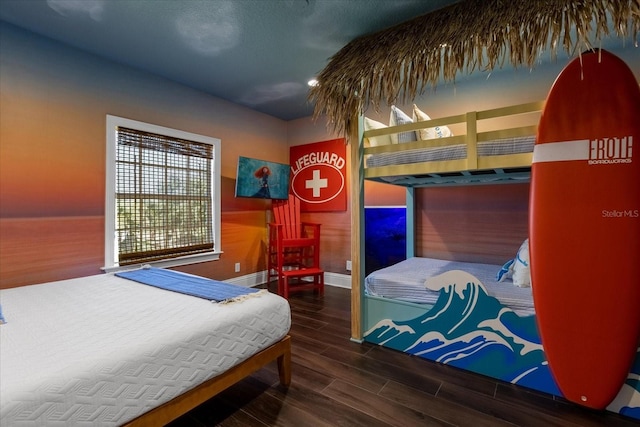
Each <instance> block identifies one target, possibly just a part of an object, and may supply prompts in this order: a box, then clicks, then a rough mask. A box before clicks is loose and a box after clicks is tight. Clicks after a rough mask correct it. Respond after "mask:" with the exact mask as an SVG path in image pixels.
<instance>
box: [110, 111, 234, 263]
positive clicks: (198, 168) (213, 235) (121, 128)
mask: <svg viewBox="0 0 640 427" xmlns="http://www.w3.org/2000/svg"><path fill="white" fill-rule="evenodd" d="M106 191H107V197H106V213H105V267H104V269H105V270H106V271H114V270H118V269H120V268H121V267H124V266H131V265H136V264H154V265H159V266H163V267H169V266H175V265H181V264H188V263H194V262H202V261H208V260H213V259H218V258H219V255H220V252H221V251H220V140H219V139H215V138H210V137H206V136H202V135H196V134H193V133H187V132H182V131H178V130H174V129H169V128H164V127H161V126H155V125H151V124H148V123H142V122H137V121H134V120H128V119H124V118H121V117H115V116H107V183H106Z"/></svg>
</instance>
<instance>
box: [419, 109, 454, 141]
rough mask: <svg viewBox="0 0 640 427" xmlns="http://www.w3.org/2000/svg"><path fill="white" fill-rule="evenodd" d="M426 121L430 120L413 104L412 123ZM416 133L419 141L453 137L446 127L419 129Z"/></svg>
mask: <svg viewBox="0 0 640 427" xmlns="http://www.w3.org/2000/svg"><path fill="white" fill-rule="evenodd" d="M426 120H431V118H430V117H429V116H428V115H427V114H426V113H424V112H423V111H421V110H420V109H419V108H418V106H417V105H416V104H413V121H414V122H424V121H426ZM416 133H417V134H418V138H419V139H436V138H446V137H449V136H453V133H452V132H451V129H449V128H448V127H447V126H436V127H433V128H427V129H419V130H418V131H417V132H416Z"/></svg>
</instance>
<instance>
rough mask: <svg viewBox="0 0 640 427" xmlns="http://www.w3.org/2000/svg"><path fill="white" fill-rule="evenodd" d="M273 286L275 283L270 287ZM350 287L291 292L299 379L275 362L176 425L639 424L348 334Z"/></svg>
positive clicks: (295, 367)
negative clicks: (283, 381) (281, 379)
mask: <svg viewBox="0 0 640 427" xmlns="http://www.w3.org/2000/svg"><path fill="white" fill-rule="evenodd" d="M270 290H271V291H272V292H274V291H275V287H274V286H273V285H272V286H270ZM349 296H350V294H349V290H347V289H341V288H335V287H331V286H329V287H326V290H325V295H324V296H316V295H314V294H313V293H312V292H308V293H296V294H293V295H292V296H291V297H290V298H289V301H290V304H291V313H292V327H291V336H292V360H293V380H292V384H291V386H290V387H289V388H288V389H285V388H282V387H280V385H279V384H278V375H277V369H276V366H275V363H273V364H271V365H270V366H268V367H266V368H264V369H262V370H261V371H258V372H257V373H255V374H254V375H252V376H250V377H248V378H246V379H245V380H243V381H241V382H240V383H238V384H236V385H235V386H232V387H231V388H229V389H227V390H226V391H224V392H223V393H221V394H220V395H218V396H216V397H214V398H212V399H211V400H209V401H207V402H205V403H204V404H202V405H201V406H199V407H197V408H196V409H194V410H193V411H191V412H189V413H187V414H186V415H184V416H182V417H181V418H179V419H177V420H175V421H174V422H173V423H171V424H170V426H171V427H187V426H189V427H203V426H296V427H297V426H314V427H315V426H367V427H376V426H400V427H411V426H473V427H476V426H586V427H590V426H608V427H609V426H622V427H625V426H638V425H640V423H638V422H637V421H635V420H633V419H631V418H627V417H622V416H619V415H617V414H613V413H610V412H598V411H592V410H589V409H585V408H582V407H580V406H577V405H574V404H572V403H569V402H567V401H564V400H562V399H554V398H553V397H552V396H550V395H546V394H543V393H539V392H535V391H531V390H528V389H524V388H521V387H517V386H513V385H511V384H509V383H504V382H499V381H496V380H494V379H491V378H487V377H484V376H480V375H476V374H473V373H470V372H466V371H462V370H459V369H456V368H453V367H449V366H444V365H440V364H437V363H434V362H430V361H427V360H424V359H420V358H418V357H413V356H409V355H406V354H403V353H400V352H397V351H394V350H390V349H386V348H382V347H378V346H374V345H371V344H368V343H363V344H358V343H354V342H351V341H350V301H349Z"/></svg>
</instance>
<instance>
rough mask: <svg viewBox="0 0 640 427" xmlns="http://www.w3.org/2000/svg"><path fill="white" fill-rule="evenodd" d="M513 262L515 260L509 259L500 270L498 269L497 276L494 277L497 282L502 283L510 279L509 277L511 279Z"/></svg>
mask: <svg viewBox="0 0 640 427" xmlns="http://www.w3.org/2000/svg"><path fill="white" fill-rule="evenodd" d="M514 262H515V258H514V259H510V260H509V261H507V262H505V263H504V265H503V266H502V268H501V269H500V271H498V274H497V275H496V280H497V281H498V282H502V281H503V280H505V279H511V277H513V263H514Z"/></svg>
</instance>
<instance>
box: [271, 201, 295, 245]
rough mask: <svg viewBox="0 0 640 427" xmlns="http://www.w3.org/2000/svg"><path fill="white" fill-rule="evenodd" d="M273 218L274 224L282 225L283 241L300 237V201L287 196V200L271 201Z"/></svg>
mask: <svg viewBox="0 0 640 427" xmlns="http://www.w3.org/2000/svg"><path fill="white" fill-rule="evenodd" d="M273 218H274V220H275V221H274V222H275V223H276V224H282V225H283V228H282V234H283V238H285V239H298V238H300V237H301V232H302V226H301V221H300V199H298V198H297V197H296V196H294V195H293V194H289V199H288V200H273Z"/></svg>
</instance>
